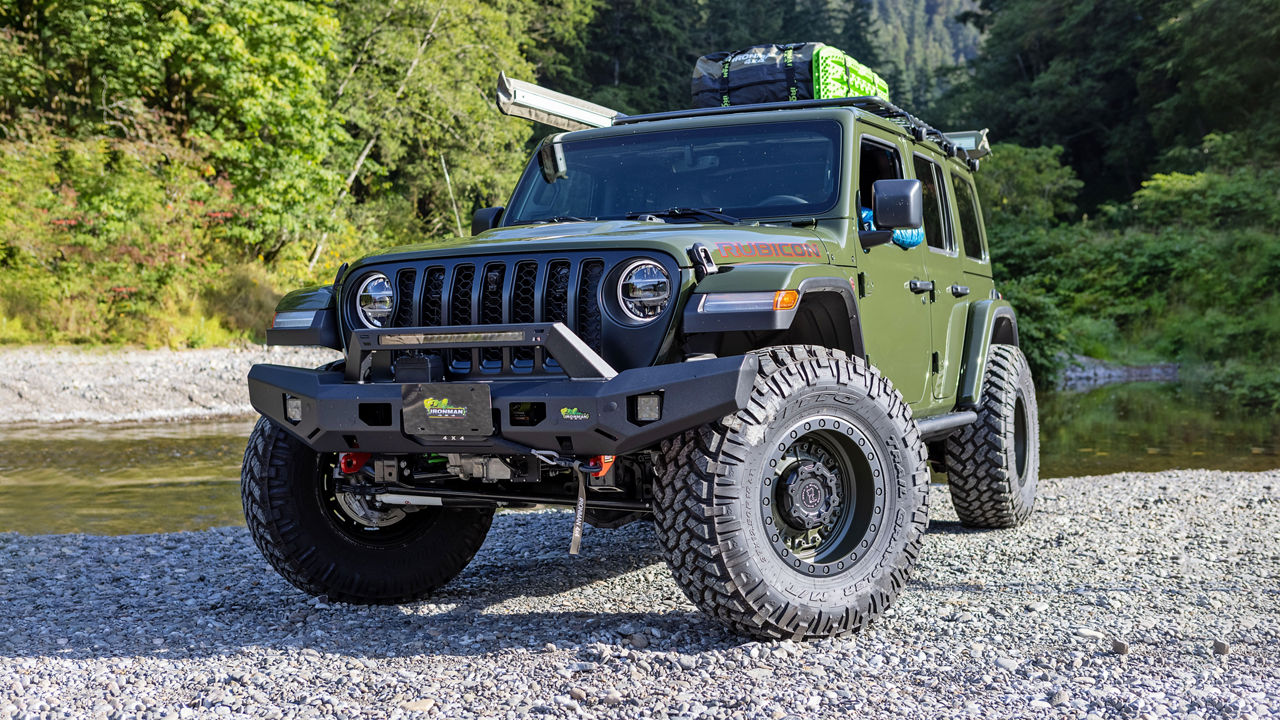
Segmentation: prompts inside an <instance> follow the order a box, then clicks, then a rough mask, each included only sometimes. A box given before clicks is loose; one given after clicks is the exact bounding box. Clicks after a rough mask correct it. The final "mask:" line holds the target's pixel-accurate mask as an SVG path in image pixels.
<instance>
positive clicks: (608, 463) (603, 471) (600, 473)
mask: <svg viewBox="0 0 1280 720" xmlns="http://www.w3.org/2000/svg"><path fill="white" fill-rule="evenodd" d="M616 459H617V458H615V457H614V456H612V455H597V456H595V457H593V458H591V464H592V465H599V466H600V469H599V470H597V471H595V472H593V473H591V477H604V476H605V475H608V474H609V471H610V470H612V469H613V461H614V460H616Z"/></svg>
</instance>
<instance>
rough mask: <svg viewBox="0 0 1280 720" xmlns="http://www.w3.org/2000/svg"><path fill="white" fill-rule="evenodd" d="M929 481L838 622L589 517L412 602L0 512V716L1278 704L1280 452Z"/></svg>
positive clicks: (205, 550) (1073, 713) (508, 522)
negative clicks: (1214, 655) (960, 490)
mask: <svg viewBox="0 0 1280 720" xmlns="http://www.w3.org/2000/svg"><path fill="white" fill-rule="evenodd" d="M1161 485H1163V486H1166V487H1167V488H1168V489H1167V490H1166V491H1158V490H1157V488H1158V487H1159V486H1161ZM930 492H931V498H930V512H931V514H932V516H933V518H934V519H935V520H938V521H939V523H938V525H937V526H935V529H934V530H933V531H931V532H930V533H928V534H927V535H926V536H925V543H924V547H923V548H922V551H921V554H920V559H919V564H918V566H917V568H916V570H915V573H914V574H913V576H912V580H911V582H909V583H908V586H907V587H906V588H905V590H904V592H903V594H902V596H901V597H900V598H899V599H898V600H897V602H896V603H895V605H894V606H893V608H892V611H891V612H890V613H888V614H886V615H885V616H883V617H881V618H879V619H877V620H875V621H873V622H872V623H871V624H870V625H869V626H868V627H867V628H866V629H865V630H864V631H863V632H861V633H859V634H858V635H856V636H853V637H850V638H840V639H837V640H834V641H816V642H792V641H783V642H757V641H752V640H747V639H745V638H742V637H739V636H736V635H734V634H733V633H731V632H729V631H728V630H726V629H724V628H723V627H721V626H720V625H718V624H716V623H715V622H714V621H713V620H711V619H710V618H708V617H707V616H706V615H703V614H702V613H700V612H699V611H698V610H697V609H696V608H695V606H694V605H693V604H691V603H690V602H689V601H688V600H687V599H686V598H685V596H684V594H683V593H682V592H681V591H680V589H679V588H678V587H677V586H676V585H675V583H674V582H673V581H672V579H671V575H670V572H669V570H668V569H667V567H666V564H665V561H664V558H663V556H662V553H661V551H660V550H659V548H658V545H657V542H656V540H655V539H654V537H653V529H652V526H651V525H650V524H648V523H643V522H642V523H636V524H632V525H628V526H626V527H624V528H621V529H618V530H611V531H604V530H597V529H595V528H591V527H588V528H587V530H586V533H585V535H584V538H583V543H582V554H581V555H580V556H578V557H576V558H575V557H570V556H568V555H567V554H566V553H565V551H564V546H565V543H564V542H563V541H564V540H565V538H567V537H568V535H569V533H570V531H571V528H572V515H571V514H569V513H566V512H559V511H541V510H539V511H529V512H504V513H500V514H498V515H497V516H496V517H495V519H494V523H493V529H492V530H491V532H490V534H489V538H488V540H487V541H486V543H485V545H484V547H483V548H481V550H480V552H479V553H478V554H477V555H476V557H475V559H474V560H473V561H472V562H471V564H470V566H469V567H468V568H467V569H466V570H465V571H463V573H462V574H461V575H459V576H458V577H457V578H456V579H454V580H453V582H451V583H449V584H448V585H446V586H445V587H443V588H442V589H440V590H439V591H438V592H436V593H435V594H434V595H433V596H432V597H431V598H429V599H427V600H425V601H423V602H416V603H406V604H403V605H391V606H360V605H351V604H347V603H343V602H339V601H337V600H332V599H325V600H324V601H320V600H317V599H314V598H309V597H308V596H306V595H305V594H303V593H301V592H300V591H298V590H296V589H295V588H293V587H292V586H290V585H289V584H287V583H286V582H285V581H283V580H282V579H281V578H280V577H279V576H278V575H276V574H275V572H274V571H273V570H272V569H271V568H270V566H269V565H268V564H267V562H266V561H265V560H264V559H263V558H262V556H261V554H260V553H259V552H258V550H257V548H256V547H254V545H253V542H252V540H251V539H250V538H249V536H248V533H247V532H246V531H245V530H244V529H243V528H218V529H214V530H206V531H199V532H185V533H171V534H162V535H127V536H118V537H95V536H85V535H46V536H21V535H16V534H12V533H7V534H6V533H0V718H23V717H35V718H42V717H49V718H62V717H71V718H80V717H84V718H97V717H116V718H122V719H123V718H132V717H140V718H144V719H145V720H159V719H161V718H178V719H179V720H189V719H195V718H204V717H208V718H215V719H219V720H220V719H221V718H229V719H231V718H234V719H238V718H242V717H243V718H269V719H272V720H276V719H280V720H284V719H285V718H288V719H291V720H292V719H297V720H302V719H303V718H310V717H334V718H339V717H345V718H350V719H351V720H356V719H357V718H358V719H359V720H391V719H392V718H404V720H408V719H409V718H410V717H424V716H425V717H429V718H432V719H434V718H459V719H460V720H462V719H467V720H478V719H480V718H501V719H503V720H540V719H541V718H546V719H547V720H569V719H570V718H580V717H589V718H593V719H596V718H598V719H599V720H615V719H617V720H620V719H622V718H627V719H628V720H629V719H631V718H643V719H644V720H662V719H663V718H665V719H666V720H682V719H684V718H688V719H690V720H773V719H774V718H777V720H782V719H783V718H788V717H794V718H799V719H801V720H810V719H811V718H812V719H815V720H834V719H835V718H844V717H850V716H853V715H858V714H862V713H865V714H868V715H869V716H876V717H881V716H883V717H910V718H915V717H930V718H939V719H946V720H958V719H959V718H970V719H971V718H983V717H1012V718H1018V717H1037V718H1038V717H1045V716H1049V715H1052V716H1054V717H1070V718H1081V719H1087V718H1089V717H1090V715H1092V716H1093V717H1094V718H1098V719H1101V718H1110V717H1126V718H1129V717H1132V718H1150V719H1151V720H1165V719H1166V718H1188V719H1190V718H1197V717H1199V718H1202V719H1203V720H1210V719H1212V720H1219V719H1226V718H1239V719H1240V720H1247V719H1248V718H1254V719H1255V720H1261V719H1262V718H1266V717H1276V716H1280V692H1277V691H1276V688H1277V687H1280V670H1277V668H1280V649H1278V648H1280V608H1277V607H1276V603H1275V596H1274V583H1270V582H1268V581H1264V579H1272V578H1275V577H1280V552H1278V551H1276V550H1275V545H1274V538H1275V537H1277V536H1280V471H1271V472H1263V473H1244V472H1209V471H1192V470H1182V471H1170V472H1160V473H1150V474H1142V473H1126V474H1121V475H1110V476H1103V477H1091V478H1061V479H1042V480H1041V486H1040V492H1041V497H1040V498H1039V499H1038V501H1037V512H1036V513H1035V514H1034V515H1033V516H1032V517H1031V519H1030V520H1029V521H1028V522H1027V523H1026V524H1025V525H1024V526H1022V527H1019V528H1017V529H1016V530H1010V531H990V532H971V531H963V532H959V531H956V530H955V529H954V528H956V526H957V519H956V518H955V515H954V513H953V512H952V511H951V508H950V507H949V502H950V499H949V497H948V491H947V488H946V486H945V485H938V486H933V487H931V490H930ZM1154 499H1160V500H1161V502H1155V500H1154ZM1227 568H1229V569H1230V575H1224V572H1225V571H1226V569H1227ZM1100 596H1105V597H1107V598H1121V599H1122V600H1123V601H1122V602H1107V603H1105V604H1103V603H1099V602H1097V599H1098V598H1099V597H1100ZM1201 597H1204V598H1208V600H1216V601H1218V602H1219V605H1218V606H1217V607H1214V605H1213V603H1212V602H1208V601H1206V602H1204V603H1200V602H1199V601H1198V598H1201ZM1041 603H1042V604H1043V607H1041V605H1040V604H1041ZM999 608H1004V609H1005V610H1009V611H1012V612H998V611H997V610H998V609H999ZM966 614H967V615H968V616H969V618H968V619H965V620H964V621H963V622H961V621H960V618H961V617H963V616H965V615H966ZM942 618H954V619H955V620H956V621H954V622H940V620H941V619H942ZM1095 628H1105V631H1104V630H1101V629H1095ZM1077 630H1085V631H1087V632H1086V633H1085V634H1078V633H1077ZM1112 634H1114V635H1115V636H1122V637H1125V640H1120V639H1119V637H1113V636H1112ZM1107 638H1112V639H1107ZM157 639H159V640H163V642H162V643H161V644H156V643H155V642H154V641H155V640H157ZM1210 639H1216V642H1214V644H1213V645H1212V646H1210V645H1209V643H1210V642H1211V640H1210ZM1228 639H1229V640H1230V641H1231V644H1232V645H1235V646H1236V647H1235V652H1234V653H1231V654H1230V656H1229V657H1228V658H1224V659H1223V660H1222V661H1221V662H1216V663H1215V662H1206V661H1205V660H1206V657H1209V656H1210V652H1211V650H1212V648H1216V647H1218V643H1221V646H1222V647H1223V648H1224V649H1227V650H1228V651H1230V648H1228V647H1226V643H1227V640H1228ZM59 640H62V641H63V642H62V643H59V642H58V641H59ZM1097 640H1102V641H1103V642H1102V643H1095V641H1097ZM1107 643H1109V644H1107ZM1119 643H1125V647H1124V649H1125V650H1127V649H1128V646H1129V645H1130V644H1132V643H1142V645H1141V653H1140V656H1139V657H1136V658H1130V659H1125V660H1121V659H1120V658H1118V657H1116V655H1122V654H1123V653H1121V651H1120V645H1119ZM1103 647H1109V648H1110V649H1111V650H1112V652H1113V653H1115V654H1111V653H1105V654H1104V653H1103V652H1100V651H1101V650H1102V648H1103ZM957 698H960V700H957ZM38 708H47V709H38ZM139 708H141V709H139Z"/></svg>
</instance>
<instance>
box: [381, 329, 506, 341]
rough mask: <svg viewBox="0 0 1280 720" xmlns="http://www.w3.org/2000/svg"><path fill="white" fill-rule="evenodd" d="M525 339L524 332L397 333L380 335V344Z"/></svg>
mask: <svg viewBox="0 0 1280 720" xmlns="http://www.w3.org/2000/svg"><path fill="white" fill-rule="evenodd" d="M512 340H524V333H522V332H518V331H514V330H513V331H508V332H470V333H442V334H427V333H397V334H395V335H380V336H378V344H379V345H449V344H452V343H482V342H508V341H512Z"/></svg>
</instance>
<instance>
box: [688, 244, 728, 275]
mask: <svg viewBox="0 0 1280 720" xmlns="http://www.w3.org/2000/svg"><path fill="white" fill-rule="evenodd" d="M689 259H690V260H692V261H693V274H694V276H696V277H697V278H698V280H702V278H704V277H706V276H708V275H715V274H716V273H718V272H720V268H718V267H716V261H715V260H713V259H712V257H711V250H710V249H709V248H708V247H707V246H706V245H703V244H702V243H694V245H693V247H691V248H689Z"/></svg>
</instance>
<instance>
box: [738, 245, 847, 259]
mask: <svg viewBox="0 0 1280 720" xmlns="http://www.w3.org/2000/svg"><path fill="white" fill-rule="evenodd" d="M716 252H717V253H719V254H720V257H722V258H744V259H755V260H763V259H769V260H778V259H783V260H785V259H797V260H799V259H802V258H818V259H821V258H822V249H821V248H820V247H818V246H817V245H814V244H811V243H776V242H745V243H736V242H722V243H716Z"/></svg>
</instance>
